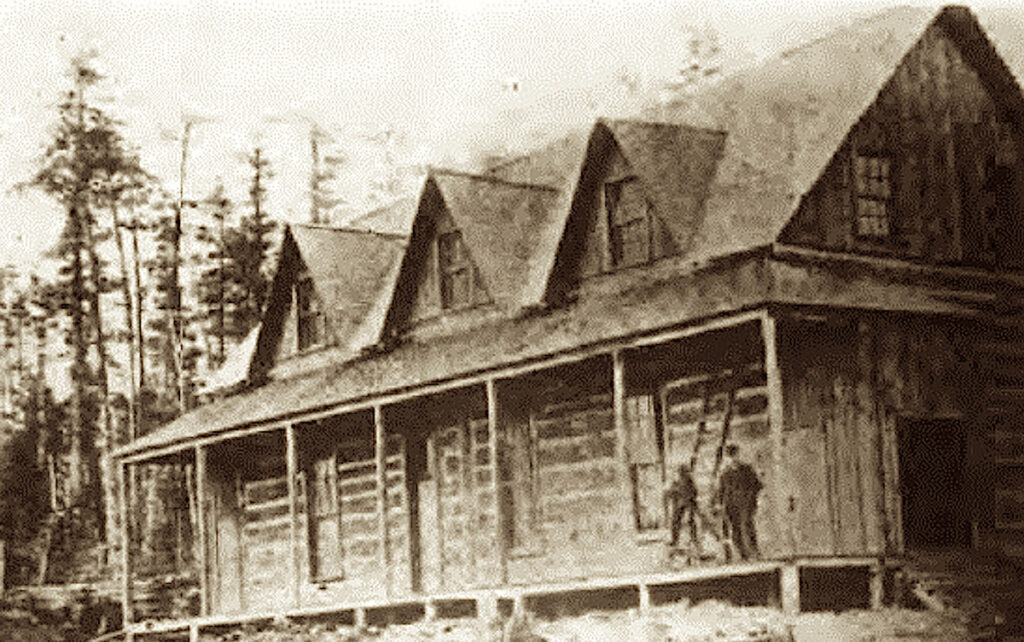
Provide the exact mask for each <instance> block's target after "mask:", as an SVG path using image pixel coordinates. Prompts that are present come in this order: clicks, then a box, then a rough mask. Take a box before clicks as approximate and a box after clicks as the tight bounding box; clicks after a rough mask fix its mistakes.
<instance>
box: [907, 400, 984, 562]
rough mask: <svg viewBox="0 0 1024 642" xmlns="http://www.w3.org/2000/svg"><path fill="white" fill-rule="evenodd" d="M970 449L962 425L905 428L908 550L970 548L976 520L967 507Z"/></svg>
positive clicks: (934, 422)
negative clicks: (966, 495)
mask: <svg viewBox="0 0 1024 642" xmlns="http://www.w3.org/2000/svg"><path fill="white" fill-rule="evenodd" d="M966 445H967V440H966V433H965V430H964V427H963V424H962V423H961V422H960V421H959V420H956V419H906V420H902V421H901V422H900V425H899V429H898V445H897V446H898V448H899V473H900V485H899V490H900V501H901V502H902V508H903V510H902V513H903V539H904V545H905V547H906V548H908V549H909V548H935V547H963V548H967V547H969V546H970V542H971V529H970V517H969V513H968V509H967V506H966V504H965V501H964V478H965V475H964V465H965V462H966V456H965V453H966Z"/></svg>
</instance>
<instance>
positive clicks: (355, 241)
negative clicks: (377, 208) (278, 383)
mask: <svg viewBox="0 0 1024 642" xmlns="http://www.w3.org/2000/svg"><path fill="white" fill-rule="evenodd" d="M404 247H405V239H404V237H401V236H395V235H386V234H376V233H373V232H366V231H363V230H351V229H345V228H330V227H322V226H312V225H300V224H291V225H289V226H288V227H287V228H286V229H285V237H284V241H283V242H282V245H281V252H280V257H279V259H278V265H277V269H276V271H275V274H274V280H273V283H272V285H271V293H270V297H269V299H268V304H267V306H266V310H265V312H264V317H263V323H262V324H261V326H260V336H259V338H258V339H257V340H256V351H255V355H254V365H253V369H254V372H256V373H260V374H265V373H267V372H269V370H270V368H272V367H273V365H274V364H275V363H276V361H277V360H278V358H280V357H281V356H287V355H289V354H292V353H293V352H294V351H293V350H292V349H291V348H290V347H287V346H281V340H282V335H283V334H284V329H285V326H286V324H288V323H289V322H290V319H291V316H292V306H293V305H294V302H293V296H292V290H293V288H294V286H295V281H296V279H297V278H298V276H299V275H300V273H301V272H302V271H303V270H306V271H308V274H309V276H310V278H311V279H312V281H313V289H314V291H315V292H316V294H317V295H318V296H319V298H320V301H321V305H322V307H323V311H324V315H325V317H326V321H327V323H326V327H327V329H328V332H329V333H330V334H329V336H328V337H327V344H328V345H336V346H340V347H342V348H344V349H345V351H346V352H350V353H356V352H358V351H360V350H362V349H365V348H367V347H369V346H372V345H374V344H376V343H378V342H379V341H380V333H381V330H382V328H383V323H384V314H383V308H384V307H385V306H384V305H382V303H381V301H382V300H383V301H389V300H390V298H391V295H392V291H393V288H394V284H395V277H396V275H397V266H398V265H399V264H400V262H401V256H402V252H403V249H404Z"/></svg>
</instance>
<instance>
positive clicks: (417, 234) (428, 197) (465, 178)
mask: <svg viewBox="0 0 1024 642" xmlns="http://www.w3.org/2000/svg"><path fill="white" fill-rule="evenodd" d="M561 195H562V192H560V191H559V190H557V189H555V188H553V187H548V186H544V185H531V184H525V183H514V182H510V181H504V180H501V179H499V178H496V177H493V176H479V175H472V174H465V173H461V172H454V171H447V170H438V169H435V170H432V171H431V173H430V174H429V175H428V177H427V179H426V181H425V182H424V186H423V191H422V193H421V196H420V200H419V207H418V210H417V214H416V218H415V220H414V221H413V225H412V234H411V236H410V239H409V249H408V251H407V252H406V254H405V258H404V259H403V264H402V267H401V269H400V271H399V276H398V279H397V280H398V284H397V285H396V290H395V294H394V296H393V298H392V305H391V308H390V310H389V312H388V321H387V323H386V325H387V328H388V330H387V332H388V333H389V334H392V335H394V334H398V333H400V332H401V329H402V328H403V327H404V326H405V325H406V324H407V323H409V322H410V321H411V320H413V319H414V318H415V319H418V318H428V317H430V316H436V315H440V314H442V312H443V311H442V309H441V307H440V303H439V298H438V296H437V293H436V290H438V288H439V285H438V278H439V276H438V275H436V274H434V271H435V270H436V269H437V268H436V262H437V256H436V247H435V246H436V239H437V236H438V233H439V232H438V230H440V229H442V228H445V229H446V228H447V226H450V228H451V231H454V230H458V231H459V232H460V233H461V235H462V239H463V243H464V246H465V249H466V252H467V253H468V255H469V258H470V262H471V263H472V265H473V269H474V278H475V279H477V284H478V286H479V288H480V289H481V290H482V291H483V292H484V293H485V295H486V299H487V301H489V302H490V303H492V304H493V305H494V306H495V307H496V308H497V309H498V310H500V311H502V312H504V313H506V314H511V313H514V312H515V311H516V310H519V309H522V308H525V307H529V306H531V305H535V304H537V303H538V302H539V301H540V300H541V297H542V293H543V284H544V279H545V277H546V274H547V270H548V265H549V264H550V261H551V256H553V254H554V247H555V243H556V242H557V238H558V231H559V229H560V227H561V222H560V217H562V216H564V207H560V206H561V205H562V204H563V201H562V197H561ZM478 303H479V302H478Z"/></svg>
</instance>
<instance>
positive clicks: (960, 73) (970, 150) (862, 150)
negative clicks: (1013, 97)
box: [782, 25, 1024, 267]
mask: <svg viewBox="0 0 1024 642" xmlns="http://www.w3.org/2000/svg"><path fill="white" fill-rule="evenodd" d="M998 101H999V97H998V96H996V95H993V94H991V93H990V92H989V90H988V89H987V88H986V86H985V83H984V82H983V81H982V79H981V78H980V77H979V75H978V73H977V71H975V69H974V68H973V67H971V66H970V65H969V64H968V63H967V62H966V61H965V60H964V58H963V55H962V54H961V53H960V51H959V49H958V48H957V46H956V45H955V44H954V43H953V42H952V41H951V40H950V39H949V38H948V36H947V35H946V34H945V32H944V31H943V30H942V28H941V27H939V26H936V25H933V26H931V27H930V28H929V29H928V30H927V31H926V32H925V33H924V34H923V36H922V37H921V39H920V41H919V42H918V43H917V44H916V45H915V46H914V47H913V48H912V49H911V50H910V51H909V52H908V54H907V55H906V57H905V58H904V59H903V61H902V62H901V63H900V66H899V67H898V68H897V69H896V71H895V73H894V74H893V76H892V77H891V78H890V80H889V81H888V82H887V83H886V85H885V86H884V87H883V88H882V90H881V91H880V92H879V95H878V98H877V99H876V101H875V103H874V104H873V105H872V106H870V107H869V108H868V109H867V110H866V111H865V114H864V116H863V118H862V119H861V120H860V123H859V124H858V125H857V126H856V127H854V128H853V130H852V131H851V133H850V135H849V137H848V139H847V141H846V142H845V143H844V144H843V146H842V147H841V148H840V149H839V150H838V151H837V153H836V155H835V156H834V157H833V159H832V161H831V162H830V164H829V165H828V167H827V168H826V170H825V171H824V172H823V173H822V177H821V179H820V180H819V182H818V183H817V184H816V185H815V186H814V187H813V188H812V189H811V190H810V192H808V194H807V196H806V197H805V198H804V201H803V202H802V204H801V207H800V209H799V211H798V213H797V214H796V216H795V217H794V218H793V220H792V221H791V222H790V224H789V225H788V226H787V228H786V230H785V231H784V232H783V236H782V240H783V241H785V242H787V243H797V244H801V245H810V246H815V247H820V248H823V249H832V250H842V251H858V252H866V253H872V254H888V255H896V256H905V257H908V258H914V259H919V260H923V261H927V262H935V263H949V262H960V263H967V264H972V265H986V266H992V265H997V264H999V265H1007V266H1017V267H1019V266H1020V265H1021V264H1022V260H1024V259H1022V257H1024V243H1022V239H1024V226H1021V224H1020V222H1019V212H1020V204H1019V203H1020V193H1021V172H1020V165H1021V161H1020V158H1021V154H1020V150H1021V141H1020V138H1019V135H1017V134H1016V133H1013V134H1010V133H1009V132H1010V128H1009V127H1008V126H1007V122H1006V120H1007V118H1008V116H1005V115H1004V114H1003V113H1002V112H1003V108H1002V107H1000V106H999V103H998ZM857 155H868V156H882V157H887V158H889V159H891V162H892V165H891V170H890V181H891V187H892V198H891V199H890V200H889V203H888V206H887V210H888V213H889V229H890V238H888V239H881V240H879V239H870V238H858V236H857V234H856V229H857V228H856V224H857V221H856V218H857V214H856V200H857V198H856V193H855V190H856V186H855V180H854V177H853V175H852V170H851V167H852V165H853V162H854V159H855V157H856V156H857ZM1000 167H1006V168H1007V171H1006V172H1005V175H1003V174H1000V175H998V176H997V175H996V174H997V173H998V172H999V171H1001V170H1000V169H999V168H1000ZM1004 179H1005V180H1004ZM999 181H1003V182H999Z"/></svg>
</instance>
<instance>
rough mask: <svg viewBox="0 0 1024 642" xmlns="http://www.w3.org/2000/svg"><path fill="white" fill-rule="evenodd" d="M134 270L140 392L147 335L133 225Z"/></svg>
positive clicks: (136, 226)
mask: <svg viewBox="0 0 1024 642" xmlns="http://www.w3.org/2000/svg"><path fill="white" fill-rule="evenodd" d="M131 229H132V268H133V269H134V271H135V332H136V338H137V339H138V342H139V345H138V351H139V352H138V354H139V390H143V389H145V387H146V350H145V346H146V341H145V339H146V335H145V329H144V328H143V326H142V270H141V267H140V263H139V226H138V224H137V223H135V224H133V225H132V228H131Z"/></svg>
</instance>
